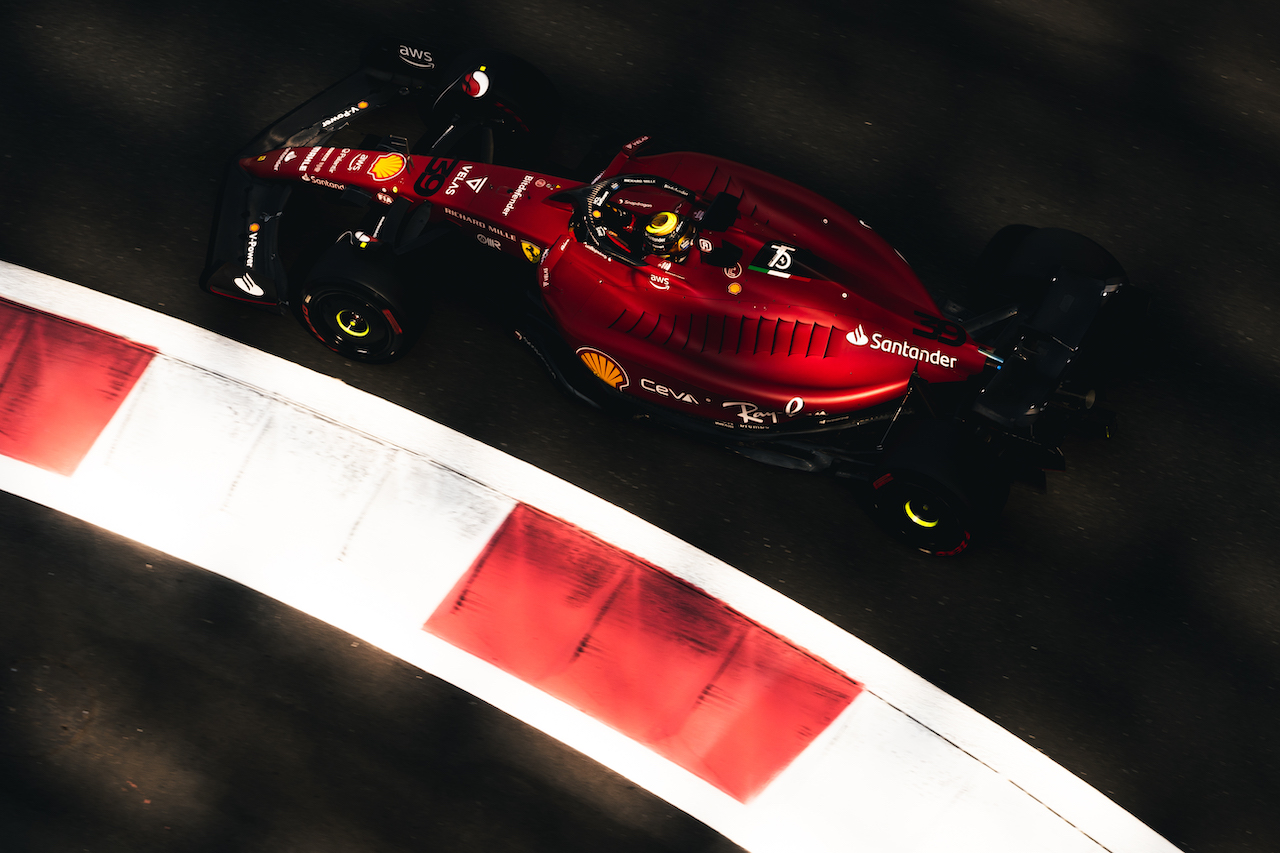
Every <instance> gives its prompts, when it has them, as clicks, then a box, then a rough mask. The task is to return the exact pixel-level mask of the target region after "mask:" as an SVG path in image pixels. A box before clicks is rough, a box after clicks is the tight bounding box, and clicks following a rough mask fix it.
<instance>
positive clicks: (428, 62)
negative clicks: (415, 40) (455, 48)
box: [400, 44, 436, 68]
mask: <svg viewBox="0 0 1280 853" xmlns="http://www.w3.org/2000/svg"><path fill="white" fill-rule="evenodd" d="M400 59H401V60H402V61H404V62H405V63H407V64H409V65H412V66H413V67H414V68H435V67H436V63H435V59H434V58H433V57H432V56H431V54H430V53H428V52H427V51H425V50H420V49H419V48H416V47H410V46H409V45H407V44H402V45H400Z"/></svg>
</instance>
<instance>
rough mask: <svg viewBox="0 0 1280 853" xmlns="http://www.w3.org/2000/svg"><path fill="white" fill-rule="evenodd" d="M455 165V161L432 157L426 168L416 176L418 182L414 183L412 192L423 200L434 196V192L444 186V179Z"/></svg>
mask: <svg viewBox="0 0 1280 853" xmlns="http://www.w3.org/2000/svg"><path fill="white" fill-rule="evenodd" d="M457 163H458V161H457V160H450V159H448V158H445V157H433V158H432V159H431V162H430V163H428V164H427V168H426V169H424V170H423V172H422V174H421V175H419V176H418V180H416V181H414V183H413V191H414V192H416V193H417V194H418V195H420V196H422V197H423V198H426V197H427V196H431V195H435V193H436V191H437V190H439V189H440V188H441V187H442V186H444V181H445V178H447V177H449V173H450V172H452V171H453V167H454V166H455V165H457Z"/></svg>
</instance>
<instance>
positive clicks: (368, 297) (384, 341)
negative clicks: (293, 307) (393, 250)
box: [302, 281, 410, 364]
mask: <svg viewBox="0 0 1280 853" xmlns="http://www.w3.org/2000/svg"><path fill="white" fill-rule="evenodd" d="M302 318H303V323H304V324H305V325H306V327H307V328H308V329H310V330H311V334H313V335H315V336H316V338H317V339H318V340H319V341H320V342H321V343H322V344H324V345H325V346H327V347H328V348H329V349H331V350H333V351H334V352H336V353H338V355H341V356H342V357H343V358H349V359H352V360H353V361H363V362H368V363H372V364H380V363H384V362H388V361H392V360H394V359H396V358H398V357H400V356H401V355H403V354H404V351H405V350H406V349H408V347H409V343H410V336H409V335H408V333H407V332H406V327H405V323H406V322H407V318H405V317H400V316H397V310H396V308H395V306H393V305H392V304H390V303H389V302H387V301H385V300H383V299H380V298H379V297H378V296H377V295H375V294H374V293H372V292H371V291H368V290H365V289H364V288H362V287H360V285H358V284H355V283H354V282H344V281H330V282H320V283H318V284H315V285H313V286H312V287H310V288H308V289H307V291H306V293H305V295H304V296H303V297H302Z"/></svg>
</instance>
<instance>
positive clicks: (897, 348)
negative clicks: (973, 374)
mask: <svg viewBox="0 0 1280 853" xmlns="http://www.w3.org/2000/svg"><path fill="white" fill-rule="evenodd" d="M844 339H845V340H846V341H848V342H849V343H851V344H853V345H854V346H855V347H865V346H866V345H867V344H871V348H872V349H878V350H880V352H887V353H889V354H890V355H897V356H901V357H902V358H905V359H909V360H910V361H914V362H918V363H923V364H936V365H939V366H940V367H947V368H953V369H954V368H955V366H956V363H957V359H956V358H955V356H950V355H947V354H945V353H943V352H942V351H940V350H928V349H925V348H924V347H918V346H913V345H912V344H911V342H910V341H895V340H893V339H892V338H886V337H885V336H884V335H882V334H880V333H879V332H872V333H871V337H869V338H868V337H867V333H866V332H865V331H863V329H862V324H858V328H856V329H854V330H853V331H852V332H849V333H848V334H846V335H845V336H844Z"/></svg>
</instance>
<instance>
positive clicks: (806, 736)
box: [424, 505, 862, 802]
mask: <svg viewBox="0 0 1280 853" xmlns="http://www.w3.org/2000/svg"><path fill="white" fill-rule="evenodd" d="M424 627H425V629H426V630H427V631H429V632H431V633H433V634H435V635H436V636H438V637H441V638H442V639H444V640H447V641H448V642H450V643H452V644H454V645H456V646H458V647H460V648H462V649H464V650H466V651H469V652H471V653H472V654H474V655H476V656H477V657H480V658H482V659H484V660H487V661H489V662H490V663H493V664H495V665H497V666H498V667H500V668H502V669H503V670H505V671H507V672H509V673H511V674H512V675H515V676H517V677H519V678H521V679H522V680H524V681H526V682H528V683H529V684H532V685H534V686H535V687H538V688H540V689H542V690H544V691H546V692H547V693H549V694H551V695H552V696H555V697H556V698H558V699H561V700H563V701H565V702H567V703H568V704H570V705H572V706H574V707H576V708H578V709H580V710H582V711H584V712H586V713H588V714H590V715H591V716H593V717H595V718H596V719H599V720H601V721H602V722H604V723H606V724H607V725H609V726H611V727H612V728H614V729H617V730H618V731H620V732H622V733H623V734H626V735H628V736H629V737H632V738H634V739H635V740H637V741H638V742H640V743H643V744H644V745H646V746H648V747H649V748H650V749H652V750H653V751H655V752H657V753H658V754H660V755H663V756H664V757H666V758H668V759H670V760H671V761H673V762H675V763H676V764H678V765H680V766H681V767H683V768H685V769H686V770H688V771H689V772H691V773H693V774H695V775H696V776H698V777H699V778H701V779H703V780H705V781H707V782H709V783H711V784H712V785H715V786H716V787H717V788H719V789H720V790H722V791H724V792H725V793H727V794H729V795H731V796H732V797H734V798H735V799H737V800H739V801H741V802H747V801H749V800H751V799H752V798H753V797H754V796H756V795H757V794H758V793H760V791H762V790H763V789H764V788H765V787H766V786H767V785H768V784H769V782H770V781H771V780H772V779H773V778H774V777H775V776H777V774H778V773H780V772H781V771H782V770H783V769H784V768H786V766H787V765H788V764H790V763H791V761H792V760H793V759H794V758H795V757H796V756H797V755H799V754H800V753H801V752H802V751H803V750H804V749H805V747H807V746H808V745H809V743H810V742H811V741H812V740H813V739H814V738H815V737H817V736H818V735H819V734H820V733H821V732H822V731H823V730H824V729H826V727H827V726H828V725H829V724H830V723H831V722H832V720H834V719H835V718H836V717H837V716H838V715H839V714H840V712H841V711H843V710H844V709H845V708H846V707H847V706H848V705H849V703H851V702H852V701H853V700H854V698H855V697H856V696H857V695H858V693H859V691H860V690H861V689H862V688H861V685H860V684H858V683H857V682H856V681H854V680H853V679H851V678H849V677H848V676H846V675H845V674H843V673H841V672H839V671H837V670H835V669H834V668H833V667H831V666H829V665H828V664H826V663H824V662H822V661H820V660H818V659H817V658H815V657H814V656H812V655H810V654H808V653H807V652H805V651H803V650H802V649H799V648H797V647H796V646H794V645H792V644H791V643H789V642H787V641H786V640H785V639H783V638H781V637H779V636H778V635H776V634H774V633H772V632H770V631H768V630H767V629H765V628H764V627H762V626H761V625H759V624H758V623H756V622H753V621H752V620H750V619H748V618H746V617H745V616H743V615H742V614H741V613H739V612H737V611H736V610H734V609H732V608H730V607H728V606H726V605H725V604H724V603H722V602H720V601H717V600H716V599H714V598H712V597H710V596H708V595H707V594H706V593H704V592H703V591H701V590H699V589H697V588H696V587H694V586H692V585H690V584H689V583H687V582H686V581H683V580H681V579H679V578H677V577H675V576H674V575H671V574H670V573H668V572H666V571H663V570H662V569H660V568H658V567H657V566H654V565H652V564H650V563H647V562H645V561H644V560H641V559H640V558H638V557H635V556H633V555H631V554H628V553H626V552H625V551H622V550H620V549H618V548H616V547H615V546H613V545H610V544H608V543H606V542H603V541H601V540H599V539H596V538H595V537H593V536H591V535H589V534H587V533H585V532H584V531H582V530H580V529H578V528H577V527H574V526H573V525H571V524H568V523H566V522H564V521H562V520H560V519H557V518H553V517H551V516H549V515H546V514H544V513H542V512H539V511H538V510H535V509H533V508H531V507H529V506H526V505H519V506H517V507H516V508H515V510H513V511H512V513H511V515H510V517H509V518H508V519H507V521H506V522H505V523H504V524H503V526H502V527H501V528H500V529H499V531H498V533H497V534H496V535H495V536H494V538H493V540H492V541H491V542H490V543H489V547H488V548H487V549H486V550H485V552H484V553H483V554H481V556H480V558H479V559H478V560H476V563H475V565H474V566H473V567H472V569H471V571H470V572H468V573H467V575H466V576H465V577H464V578H463V580H462V581H461V582H460V583H459V584H458V586H457V587H455V589H454V590H453V593H452V594H451V595H450V596H449V597H448V598H446V599H445V601H444V602H443V603H442V604H441V605H440V607H439V608H438V609H437V610H436V612H435V613H434V614H433V615H432V616H431V618H430V619H429V620H428V621H427V623H426V625H425V626H424Z"/></svg>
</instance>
